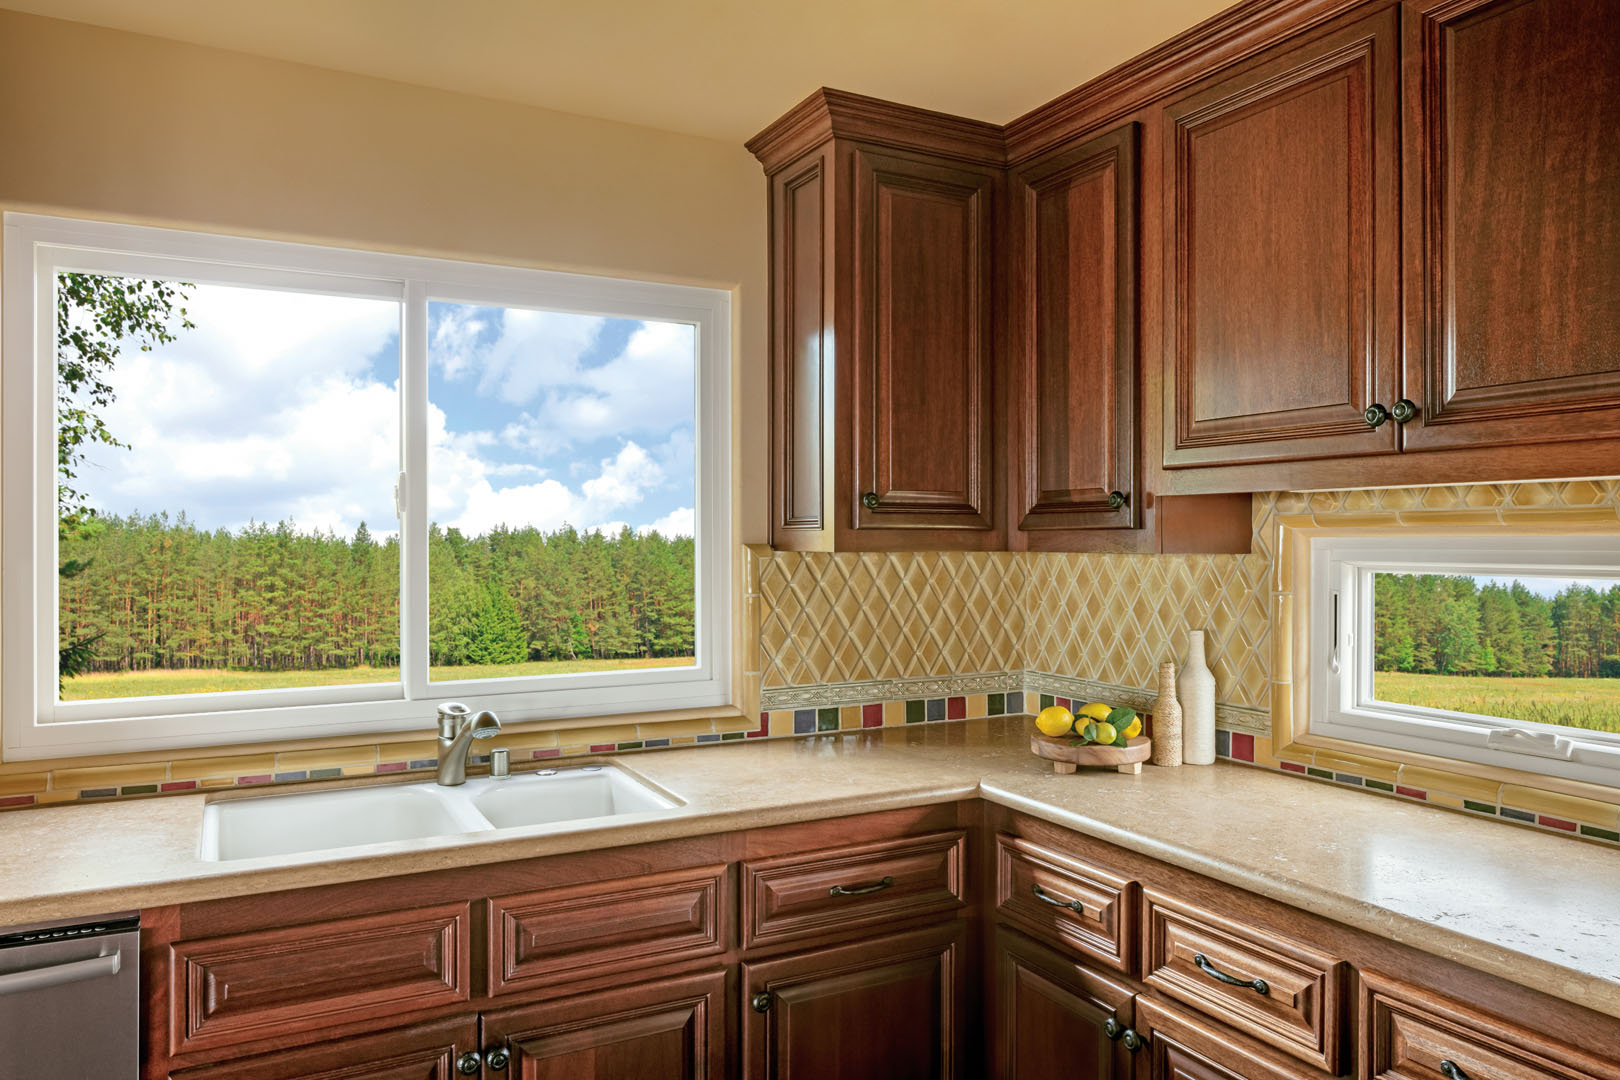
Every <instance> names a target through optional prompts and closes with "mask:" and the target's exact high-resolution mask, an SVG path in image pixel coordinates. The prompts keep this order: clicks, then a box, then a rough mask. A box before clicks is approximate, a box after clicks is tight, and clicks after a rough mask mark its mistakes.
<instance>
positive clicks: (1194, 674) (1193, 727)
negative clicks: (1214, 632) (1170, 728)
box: [1176, 630, 1215, 765]
mask: <svg viewBox="0 0 1620 1080" xmlns="http://www.w3.org/2000/svg"><path fill="white" fill-rule="evenodd" d="M1176 696H1177V697H1179V698H1180V699H1181V760H1182V761H1183V762H1184V763H1186V764H1188V765H1213V764H1215V674H1214V672H1212V671H1210V670H1209V665H1208V664H1207V663H1206V662H1205V661H1204V632H1203V631H1202V630H1193V631H1191V632H1190V633H1189V634H1188V635H1187V659H1186V660H1185V661H1183V663H1182V665H1181V677H1180V678H1179V679H1178V680H1177V682H1176Z"/></svg>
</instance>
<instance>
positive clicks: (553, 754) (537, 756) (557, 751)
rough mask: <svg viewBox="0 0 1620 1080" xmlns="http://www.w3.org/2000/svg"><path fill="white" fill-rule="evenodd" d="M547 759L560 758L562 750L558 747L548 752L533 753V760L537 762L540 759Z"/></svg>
mask: <svg viewBox="0 0 1620 1080" xmlns="http://www.w3.org/2000/svg"><path fill="white" fill-rule="evenodd" d="M548 757H562V749H561V748H560V747H552V748H551V749H550V750H536V751H535V752H534V760H536V761H539V760H540V759H541V758H548Z"/></svg>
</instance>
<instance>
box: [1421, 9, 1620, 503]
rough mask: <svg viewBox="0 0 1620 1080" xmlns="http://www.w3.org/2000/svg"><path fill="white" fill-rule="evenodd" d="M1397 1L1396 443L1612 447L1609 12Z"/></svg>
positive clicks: (1617, 264)
mask: <svg viewBox="0 0 1620 1080" xmlns="http://www.w3.org/2000/svg"><path fill="white" fill-rule="evenodd" d="M1405 7H1406V25H1405V28H1404V46H1405V48H1404V50H1403V51H1404V56H1405V70H1406V84H1405V87H1404V90H1405V95H1406V146H1405V155H1404V158H1403V162H1404V168H1405V173H1406V207H1405V220H1406V230H1405V231H1406V244H1407V275H1408V288H1407V297H1408V301H1407V302H1408V315H1409V320H1410V321H1409V324H1408V334H1409V346H1408V352H1407V378H1406V381H1407V394H1408V396H1409V397H1411V398H1413V399H1415V400H1416V401H1417V403H1418V404H1419V406H1420V408H1421V422H1418V423H1408V424H1407V425H1405V429H1404V432H1403V434H1404V436H1405V441H1406V446H1407V447H1408V449H1431V448H1442V447H1457V446H1493V445H1511V444H1525V443H1558V442H1568V441H1571V440H1587V439H1591V438H1593V437H1602V436H1606V437H1609V438H1614V437H1616V436H1617V435H1620V6H1617V5H1616V4H1614V3H1612V2H1611V0H1443V2H1442V0H1423V2H1419V3H1409V4H1407V5H1405ZM1616 456H1617V459H1620V453H1617V455H1616ZM1493 479H1494V478H1493Z"/></svg>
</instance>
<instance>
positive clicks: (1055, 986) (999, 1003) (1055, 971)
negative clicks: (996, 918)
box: [991, 929, 1135, 1080]
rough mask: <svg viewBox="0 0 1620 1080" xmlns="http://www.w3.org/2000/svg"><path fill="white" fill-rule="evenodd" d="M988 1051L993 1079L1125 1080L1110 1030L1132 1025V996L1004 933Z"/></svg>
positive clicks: (998, 946) (1123, 1061)
mask: <svg viewBox="0 0 1620 1080" xmlns="http://www.w3.org/2000/svg"><path fill="white" fill-rule="evenodd" d="M995 969H996V970H995V1000H994V1001H993V1002H992V1003H991V1009H992V1021H991V1022H992V1025H993V1032H992V1035H991V1045H992V1046H993V1047H994V1052H995V1061H994V1062H993V1068H994V1072H993V1073H992V1075H993V1076H994V1077H995V1078H996V1080H1070V1078H1071V1077H1075V1076H1080V1077H1084V1078H1086V1080H1128V1078H1129V1077H1130V1076H1131V1074H1132V1056H1131V1052H1130V1051H1128V1050H1126V1049H1125V1047H1124V1045H1123V1044H1122V1043H1121V1042H1120V1036H1119V1035H1118V1034H1117V1029H1114V1030H1115V1032H1116V1033H1115V1034H1114V1035H1110V1034H1109V1032H1110V1027H1109V1024H1110V1022H1112V1023H1113V1024H1116V1025H1119V1027H1123V1028H1129V1027H1130V1026H1131V1025H1132V1023H1133V1022H1134V1014H1133V1000H1134V996H1135V995H1134V991H1132V989H1131V988H1130V987H1129V986H1127V985H1125V984H1124V983H1121V982H1118V981H1116V980H1114V979H1112V978H1109V977H1107V976H1105V975H1102V974H1100V973H1099V972H1096V971H1094V970H1091V969H1090V968H1087V967H1085V966H1083V965H1081V964H1079V963H1077V962H1076V961H1074V960H1073V959H1071V958H1069V957H1067V956H1064V955H1063V954H1061V953H1058V952H1055V951H1053V950H1051V949H1048V948H1045V947H1043V946H1041V945H1038V944H1036V943H1035V942H1033V941H1031V940H1029V939H1028V938H1026V937H1023V936H1021V935H1019V934H1015V933H1013V932H1012V931H1009V930H1001V929H998V930H997V931H996V935H995Z"/></svg>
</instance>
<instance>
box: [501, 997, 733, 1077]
mask: <svg viewBox="0 0 1620 1080" xmlns="http://www.w3.org/2000/svg"><path fill="white" fill-rule="evenodd" d="M726 1027H727V1024H726V973H725V972H724V971H711V972H704V973H701V974H697V975H688V976H684V977H681V978H676V979H663V980H658V981H654V982H643V983H637V984H635V985H632V986H624V987H619V988H617V989H612V990H604V991H600V992H598V993H593V994H581V995H578V996H574V997H567V998H563V999H560V1000H558V1001H552V1002H547V1003H545V1004H540V1005H531V1006H526V1007H523V1008H516V1009H504V1010H501V1011H498V1012H492V1013H486V1014H485V1015H484V1020H483V1030H484V1058H485V1064H484V1076H486V1077H489V1078H490V1080H498V1078H501V1077H507V1076H510V1077H512V1080H723V1078H724V1077H725V1076H726ZM500 1050H504V1051H506V1052H507V1053H508V1054H509V1055H510V1061H509V1062H508V1064H507V1065H506V1067H505V1068H504V1069H503V1070H497V1069H495V1068H494V1067H493V1066H492V1064H491V1063H490V1061H489V1057H490V1053H491V1051H500Z"/></svg>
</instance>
